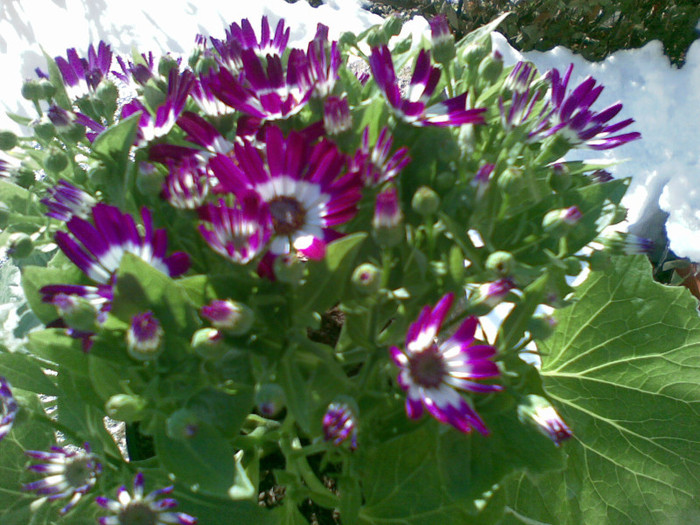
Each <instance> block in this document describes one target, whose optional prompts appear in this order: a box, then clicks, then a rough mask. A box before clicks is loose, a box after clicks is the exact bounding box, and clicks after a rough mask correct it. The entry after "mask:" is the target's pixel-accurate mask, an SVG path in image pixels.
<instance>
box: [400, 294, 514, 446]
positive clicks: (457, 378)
mask: <svg viewBox="0 0 700 525" xmlns="http://www.w3.org/2000/svg"><path fill="white" fill-rule="evenodd" d="M453 300H454V295H453V294H451V293H449V294H447V295H445V296H444V297H443V298H442V299H440V301H439V302H438V303H437V304H436V305H435V308H432V309H431V308H430V306H426V307H425V308H423V311H422V312H421V314H420V316H419V317H418V320H417V321H416V322H415V323H413V324H412V325H411V326H410V327H409V329H408V333H407V334H406V346H405V348H404V349H403V350H401V349H399V348H398V347H395V346H394V347H392V348H391V350H390V353H391V357H392V359H393V360H394V363H395V364H396V366H398V367H399V368H400V369H401V371H400V373H399V376H398V382H399V385H400V386H401V388H402V389H403V390H404V391H406V393H407V396H406V412H407V414H408V417H410V418H411V419H417V418H419V417H421V415H422V414H423V409H424V408H426V409H427V410H428V412H430V414H431V415H432V416H433V417H434V418H435V419H437V420H438V421H439V422H441V423H447V424H449V425H452V426H453V427H454V428H456V429H457V430H459V431H461V432H465V433H468V432H471V430H472V429H473V428H475V429H476V430H478V431H479V432H481V433H482V434H484V435H485V434H488V429H487V428H486V425H485V424H484V422H483V421H482V419H481V417H479V415H478V414H477V413H476V411H475V410H474V409H473V408H472V407H471V404H470V403H468V402H467V400H466V399H464V397H462V395H460V394H459V393H458V390H465V391H472V392H484V393H486V392H496V391H498V390H501V386H499V385H485V384H481V383H477V382H476V381H475V380H478V379H487V378H491V377H496V376H498V375H499V370H498V366H496V364H495V363H494V362H493V361H491V360H490V358H491V357H493V356H494V355H495V354H496V349H495V348H494V347H492V346H489V345H480V344H474V333H475V331H476V327H477V320H476V318H475V317H469V318H467V319H466V320H465V321H464V322H462V324H461V325H460V326H459V328H458V329H457V331H456V332H455V333H454V334H453V335H452V336H451V337H450V338H449V339H447V340H446V341H443V342H439V341H438V339H437V336H438V333H439V332H440V328H441V327H442V323H443V321H444V320H445V317H446V316H447V312H448V310H449V309H450V307H451V306H452V301H453Z"/></svg>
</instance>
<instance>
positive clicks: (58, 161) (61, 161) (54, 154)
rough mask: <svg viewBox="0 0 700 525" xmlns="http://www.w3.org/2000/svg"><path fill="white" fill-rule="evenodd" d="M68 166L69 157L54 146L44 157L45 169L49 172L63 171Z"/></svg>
mask: <svg viewBox="0 0 700 525" xmlns="http://www.w3.org/2000/svg"><path fill="white" fill-rule="evenodd" d="M67 167H68V157H67V156H66V154H65V153H63V152H62V151H61V150H59V149H56V148H52V149H51V150H50V151H49V154H48V155H47V156H46V157H44V169H45V170H46V171H47V172H48V173H61V172H62V171H63V170H64V169H66V168H67Z"/></svg>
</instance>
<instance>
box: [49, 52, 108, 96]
mask: <svg viewBox="0 0 700 525" xmlns="http://www.w3.org/2000/svg"><path fill="white" fill-rule="evenodd" d="M66 54H67V56H68V60H66V59H65V58H63V57H56V65H57V66H58V70H59V71H60V72H61V76H62V77H63V83H64V85H65V87H66V91H68V94H69V95H70V96H71V98H78V97H82V96H83V95H87V94H88V93H94V92H95V91H96V90H97V86H99V85H100V82H102V79H103V78H104V77H105V76H106V75H107V73H109V68H110V66H111V65H112V50H111V49H110V47H109V45H108V44H105V43H104V42H102V41H101V42H100V43H99V45H98V46H97V51H95V48H94V47H93V46H92V44H90V47H89V48H88V57H87V59H86V58H80V56H78V52H77V51H76V50H75V49H74V48H71V49H69V50H68V51H67V52H66Z"/></svg>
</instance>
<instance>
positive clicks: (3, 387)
mask: <svg viewBox="0 0 700 525" xmlns="http://www.w3.org/2000/svg"><path fill="white" fill-rule="evenodd" d="M18 410H19V405H17V401H15V398H14V396H13V395H12V390H11V389H10V383H8V382H7V379H5V378H4V377H3V376H0V416H2V417H0V441H2V440H3V439H4V438H5V436H7V434H9V432H10V429H11V428H12V424H13V423H14V422H15V416H16V415H17V411H18Z"/></svg>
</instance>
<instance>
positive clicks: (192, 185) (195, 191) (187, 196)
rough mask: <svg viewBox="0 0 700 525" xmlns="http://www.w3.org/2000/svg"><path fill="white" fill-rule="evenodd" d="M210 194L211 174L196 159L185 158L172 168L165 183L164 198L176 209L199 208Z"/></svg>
mask: <svg viewBox="0 0 700 525" xmlns="http://www.w3.org/2000/svg"><path fill="white" fill-rule="evenodd" d="M208 194H209V173H208V171H207V169H206V168H204V167H202V166H201V165H200V163H199V162H198V161H197V160H196V159H195V158H194V157H187V158H184V159H183V160H182V161H181V162H179V163H177V164H172V165H171V166H170V173H169V174H168V177H167V178H166V179H165V182H164V183H163V198H165V200H167V201H168V202H169V203H170V204H172V205H173V206H174V207H175V208H179V209H183V210H194V209H197V208H199V207H200V206H201V205H202V204H203V203H204V201H205V200H206V198H207V195H208Z"/></svg>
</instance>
